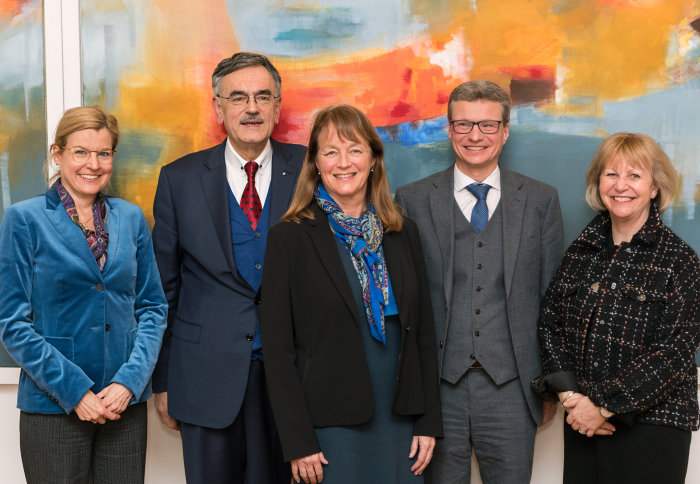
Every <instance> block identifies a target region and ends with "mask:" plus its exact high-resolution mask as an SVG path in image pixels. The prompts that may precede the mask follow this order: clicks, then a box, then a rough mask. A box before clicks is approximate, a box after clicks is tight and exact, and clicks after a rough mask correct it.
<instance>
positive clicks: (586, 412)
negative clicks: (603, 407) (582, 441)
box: [563, 395, 615, 437]
mask: <svg viewBox="0 0 700 484" xmlns="http://www.w3.org/2000/svg"><path fill="white" fill-rule="evenodd" d="M574 397H576V398H574ZM563 406H564V408H565V409H566V411H567V412H568V413H569V415H567V417H566V423H568V424H569V425H571V428H572V429H574V430H577V431H578V432H579V433H582V434H584V433H585V434H586V435H587V436H588V437H593V436H594V435H612V434H613V432H615V426H614V425H613V424H611V423H610V422H608V420H607V419H606V418H605V417H603V416H602V415H601V414H600V408H599V407H597V406H596V405H595V404H594V403H593V402H592V401H591V399H590V398H588V397H587V396H585V395H581V396H578V395H574V396H572V397H571V398H570V399H568V400H567V401H566V402H564V404H563Z"/></svg>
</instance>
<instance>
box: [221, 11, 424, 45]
mask: <svg viewBox="0 0 700 484" xmlns="http://www.w3.org/2000/svg"><path fill="white" fill-rule="evenodd" d="M284 3H286V2H276V1H264V0H260V1H256V2H243V1H239V0H227V1H226V7H227V9H228V13H229V18H230V20H231V25H232V26H233V30H234V32H235V33H236V40H237V41H238V45H239V47H240V49H241V50H252V51H255V52H265V53H266V54H267V55H271V56H276V57H293V58H305V57H319V56H324V55H328V54H329V52H330V53H332V54H333V55H334V56H335V55H350V54H353V53H355V52H358V51H361V50H364V49H376V48H379V49H386V50H388V51H390V50H393V49H395V48H396V46H397V45H401V44H402V43H404V42H405V39H410V38H415V37H416V36H417V35H420V34H421V33H422V32H424V31H426V30H427V24H426V21H425V20H424V19H421V18H419V17H414V16H413V14H412V12H411V11H410V8H407V4H406V2H404V1H403V0H383V1H381V2H377V1H375V0H334V1H333V2H316V3H307V4H304V5H302V6H292V7H290V6H286V5H284ZM322 3H323V4H325V5H321V4H322ZM329 3H331V5H328V4H329ZM251 19H259V20H257V21H251Z"/></svg>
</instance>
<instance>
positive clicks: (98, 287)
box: [95, 284, 104, 292]
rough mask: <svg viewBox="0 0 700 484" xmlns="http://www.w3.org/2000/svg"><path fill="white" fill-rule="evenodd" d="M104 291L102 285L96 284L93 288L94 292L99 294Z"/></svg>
mask: <svg viewBox="0 0 700 484" xmlns="http://www.w3.org/2000/svg"><path fill="white" fill-rule="evenodd" d="M103 289H104V286H103V285H102V284H97V285H96V286H95V291H97V292H100V291H102V290H103Z"/></svg>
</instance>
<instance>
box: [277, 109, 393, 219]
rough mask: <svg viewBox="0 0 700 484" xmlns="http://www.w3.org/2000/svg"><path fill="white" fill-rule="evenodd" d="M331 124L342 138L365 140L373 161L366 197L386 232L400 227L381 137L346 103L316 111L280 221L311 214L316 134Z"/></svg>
mask: <svg viewBox="0 0 700 484" xmlns="http://www.w3.org/2000/svg"><path fill="white" fill-rule="evenodd" d="M330 126H333V127H334V128H335V129H336V130H337V132H338V136H340V137H341V138H345V139H348V140H352V141H360V140H365V141H367V143H368V144H369V147H370V149H371V150H372V157H373V158H374V159H375V163H374V168H373V171H372V172H370V174H369V180H368V182H367V193H366V200H367V202H368V203H371V204H372V205H374V209H375V210H376V212H377V216H378V217H379V219H380V220H381V221H382V224H383V225H384V230H385V231H386V232H398V231H400V230H401V227H402V226H403V217H402V212H401V208H400V207H399V206H398V205H396V204H395V203H394V202H393V200H392V199H391V190H389V182H388V181H387V178H386V169H385V167H384V146H383V145H382V140H381V139H379V135H378V134H377V131H376V130H375V129H374V126H373V125H372V122H371V121H370V120H369V118H368V117H367V116H366V115H365V114H364V113H363V112H362V111H360V110H359V109H357V108H355V107H353V106H349V105H347V104H340V105H337V106H328V107H325V108H323V109H322V110H321V111H319V112H318V114H317V115H316V118H315V119H314V125H313V127H312V128H311V135H310V136H309V147H308V148H307V150H306V158H305V159H304V164H303V165H302V167H301V173H300V174H299V180H298V181H297V186H296V190H295V191H294V197H293V198H292V203H291V204H290V206H289V210H287V213H285V214H284V216H283V217H282V221H285V222H286V221H290V222H297V223H299V221H300V220H301V219H302V218H306V219H313V218H314V216H313V213H312V211H311V205H312V204H313V203H315V202H314V190H315V188H316V185H317V184H318V183H319V180H320V178H319V176H318V173H317V169H316V158H317V157H318V152H319V138H320V137H321V133H322V132H323V131H324V130H325V129H328V128H329V127H330Z"/></svg>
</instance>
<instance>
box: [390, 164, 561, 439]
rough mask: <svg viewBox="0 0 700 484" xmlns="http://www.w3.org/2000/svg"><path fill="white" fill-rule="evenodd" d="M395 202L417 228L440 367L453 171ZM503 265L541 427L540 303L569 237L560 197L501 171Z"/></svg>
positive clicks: (517, 344) (450, 257)
mask: <svg viewBox="0 0 700 484" xmlns="http://www.w3.org/2000/svg"><path fill="white" fill-rule="evenodd" d="M396 202H397V203H399V204H400V205H401V206H402V207H403V208H404V210H405V211H406V215H407V216H408V217H409V218H411V219H413V220H414V221H415V222H416V223H417V224H418V229H419V232H420V236H421V243H422V245H423V253H424V256H425V264H426V267H427V272H428V280H429V285H430V296H431V300H432V303H433V313H434V315H435V331H436V340H437V344H438V363H439V365H440V369H441V368H442V358H443V348H444V344H445V338H446V336H447V329H448V327H449V325H450V314H451V309H452V301H453V299H454V297H459V296H460V295H456V294H454V293H453V291H452V281H453V272H454V258H455V253H454V220H455V217H454V211H455V206H456V204H455V201H454V165H451V166H450V167H449V168H448V169H446V170H444V171H441V172H439V173H436V174H434V175H431V176H429V177H427V178H424V179H422V180H419V181H417V182H414V183H411V184H409V185H406V186H403V187H401V188H399V189H398V190H397V191H396ZM500 203H501V209H502V211H503V248H504V254H503V261H504V278H505V291H506V297H507V298H508V300H507V310H508V324H509V326H510V333H511V338H512V342H513V349H514V351H515V360H516V363H517V366H518V373H519V376H520V382H521V385H522V388H523V392H524V394H525V397H526V399H527V403H528V406H529V408H530V413H531V414H532V418H533V419H534V421H535V422H536V423H537V424H538V425H539V424H540V422H541V420H542V409H541V404H540V400H539V399H538V397H537V396H536V395H535V393H534V392H533V391H532V390H531V389H530V381H531V380H532V379H533V378H535V377H536V376H539V375H540V374H541V373H542V366H541V362H540V354H539V344H538V341H537V319H538V317H539V310H540V299H541V298H542V296H543V295H544V292H545V290H546V289H547V286H548V284H549V281H550V279H551V278H552V276H553V275H554V272H555V270H556V268H557V266H558V264H559V261H560V260H561V257H562V254H563V249H564V247H563V246H564V240H563V239H564V233H563V228H562V218H561V210H560V208H559V196H558V195H557V190H556V189H555V188H554V187H552V186H550V185H547V184H545V183H542V182H539V181H537V180H534V179H532V178H528V177H526V176H524V175H521V174H519V173H516V172H513V171H510V170H506V169H504V168H502V167H501V202H500Z"/></svg>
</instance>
